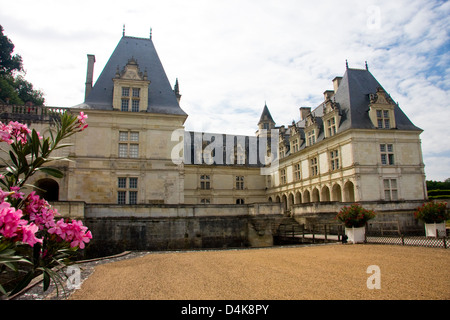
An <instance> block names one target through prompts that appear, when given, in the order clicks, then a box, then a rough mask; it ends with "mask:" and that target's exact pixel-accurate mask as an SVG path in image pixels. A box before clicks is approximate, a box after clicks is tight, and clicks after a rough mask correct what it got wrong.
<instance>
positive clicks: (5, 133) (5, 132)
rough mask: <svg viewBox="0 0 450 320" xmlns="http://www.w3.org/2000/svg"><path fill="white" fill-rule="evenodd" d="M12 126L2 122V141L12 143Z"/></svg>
mask: <svg viewBox="0 0 450 320" xmlns="http://www.w3.org/2000/svg"><path fill="white" fill-rule="evenodd" d="M11 130H12V128H11V126H10V125H6V124H3V123H1V122H0V142H6V143H8V144H12V143H13V142H14V140H13V139H12V138H11Z"/></svg>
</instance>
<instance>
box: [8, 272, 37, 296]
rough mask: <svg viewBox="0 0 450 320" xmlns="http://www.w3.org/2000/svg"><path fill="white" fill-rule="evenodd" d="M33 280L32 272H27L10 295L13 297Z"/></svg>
mask: <svg viewBox="0 0 450 320" xmlns="http://www.w3.org/2000/svg"><path fill="white" fill-rule="evenodd" d="M33 278H34V271H29V272H28V273H27V274H26V275H25V277H24V278H23V279H22V280H21V281H20V282H19V283H18V284H17V286H16V287H15V288H14V289H13V291H11V293H10V294H11V295H14V294H16V293H18V292H20V291H21V290H22V289H24V288H25V287H26V286H27V285H28V284H29V283H30V282H31V280H33Z"/></svg>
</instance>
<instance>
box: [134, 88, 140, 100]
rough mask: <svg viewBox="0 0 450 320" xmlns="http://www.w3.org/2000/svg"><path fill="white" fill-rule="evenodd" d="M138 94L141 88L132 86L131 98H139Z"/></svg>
mask: <svg viewBox="0 0 450 320" xmlns="http://www.w3.org/2000/svg"><path fill="white" fill-rule="evenodd" d="M140 94H141V89H139V88H133V98H139V96H140Z"/></svg>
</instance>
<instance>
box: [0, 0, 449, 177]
mask: <svg viewBox="0 0 450 320" xmlns="http://www.w3.org/2000/svg"><path fill="white" fill-rule="evenodd" d="M0 7H1V8H2V9H1V11H0V24H1V25H2V26H3V28H4V29H5V30H4V32H5V34H6V35H7V36H8V37H9V38H10V39H11V40H12V41H13V43H14V44H15V45H16V51H15V52H16V53H19V54H20V55H22V57H23V60H24V66H25V69H26V71H27V74H26V79H27V80H29V81H30V82H32V83H33V84H34V85H35V87H36V88H39V89H41V90H42V91H44V93H45V98H46V103H47V105H52V106H62V107H70V106H74V105H77V104H79V103H81V102H83V100H84V83H85V80H86V62H87V58H86V55H87V54H94V55H95V56H96V64H95V68H94V79H96V77H98V75H99V74H100V72H101V70H102V68H103V66H104V65H105V64H106V62H107V60H108V58H109V56H110V54H111V53H112V52H113V50H114V48H115V46H116V45H117V43H118V42H119V40H120V37H121V36H122V27H123V24H125V25H126V34H127V35H129V36H135V37H148V36H149V33H150V28H152V29H153V42H154V43H155V46H156V49H157V51H158V54H159V56H160V58H161V60H162V63H163V66H164V68H165V70H166V73H167V75H168V77H169V80H170V81H171V83H173V84H174V83H175V79H176V78H178V79H179V82H180V90H181V94H182V98H181V106H182V108H183V109H184V110H185V111H186V112H187V113H188V114H189V118H188V120H187V122H186V128H187V129H189V130H202V131H210V132H220V133H236V134H247V135H252V134H254V132H255V131H256V124H257V122H258V120H259V116H260V114H261V112H262V109H263V107H264V103H265V102H267V105H268V107H269V109H270V112H271V114H272V116H273V118H274V119H275V121H276V122H277V125H282V124H284V125H287V124H290V123H291V122H292V120H298V119H299V108H300V107H303V106H309V107H313V108H314V107H316V106H317V105H318V104H319V103H321V102H322V99H323V92H324V91H325V90H327V89H332V82H331V80H332V79H333V78H334V77H336V76H342V75H343V74H344V72H345V60H348V63H349V67H351V68H364V62H365V61H368V64H369V70H370V71H371V72H372V74H373V75H374V76H375V77H376V78H377V80H378V81H379V82H380V83H381V84H382V85H383V87H384V88H385V89H386V90H387V91H388V92H389V94H390V95H391V97H392V98H393V99H394V100H395V101H396V102H398V103H399V104H400V107H401V108H402V109H403V111H404V112H405V113H406V114H407V115H408V117H409V118H410V119H411V121H412V122H413V123H414V124H415V125H416V126H418V127H420V128H422V129H423V130H424V132H423V133H422V135H421V139H422V150H423V157H424V162H425V166H426V167H425V171H426V174H427V179H428V180H444V179H446V178H449V177H450V157H449V155H450V130H449V120H450V108H449V101H450V94H449V88H450V78H449V75H450V72H449V66H450V64H449V61H450V53H449V52H450V50H449V49H450V42H449V31H450V19H448V17H449V16H450V2H447V1H426V0H413V1H406V0H396V1H391V0H387V1H386V0H381V1H379V0H377V1H357V0H341V1H332V0H321V1H300V0H276V1H272V0H270V1H269V0H258V1H256V0H226V1H225V0H203V1H201V0H190V1H183V0H164V1H160V0H149V1H135V0H129V1H125V2H124V1H116V0H110V1H85V0H79V1H71V2H67V1H54V0H40V1H28V0H17V1H6V0H0Z"/></svg>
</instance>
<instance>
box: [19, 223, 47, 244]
mask: <svg viewBox="0 0 450 320" xmlns="http://www.w3.org/2000/svg"><path fill="white" fill-rule="evenodd" d="M21 229H22V236H23V238H22V242H24V243H27V244H29V245H30V246H31V247H32V246H34V245H35V244H36V243H42V241H43V240H42V239H39V238H36V232H38V231H39V228H38V226H37V225H35V224H34V223H30V224H27V225H23V226H22V228H21Z"/></svg>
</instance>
